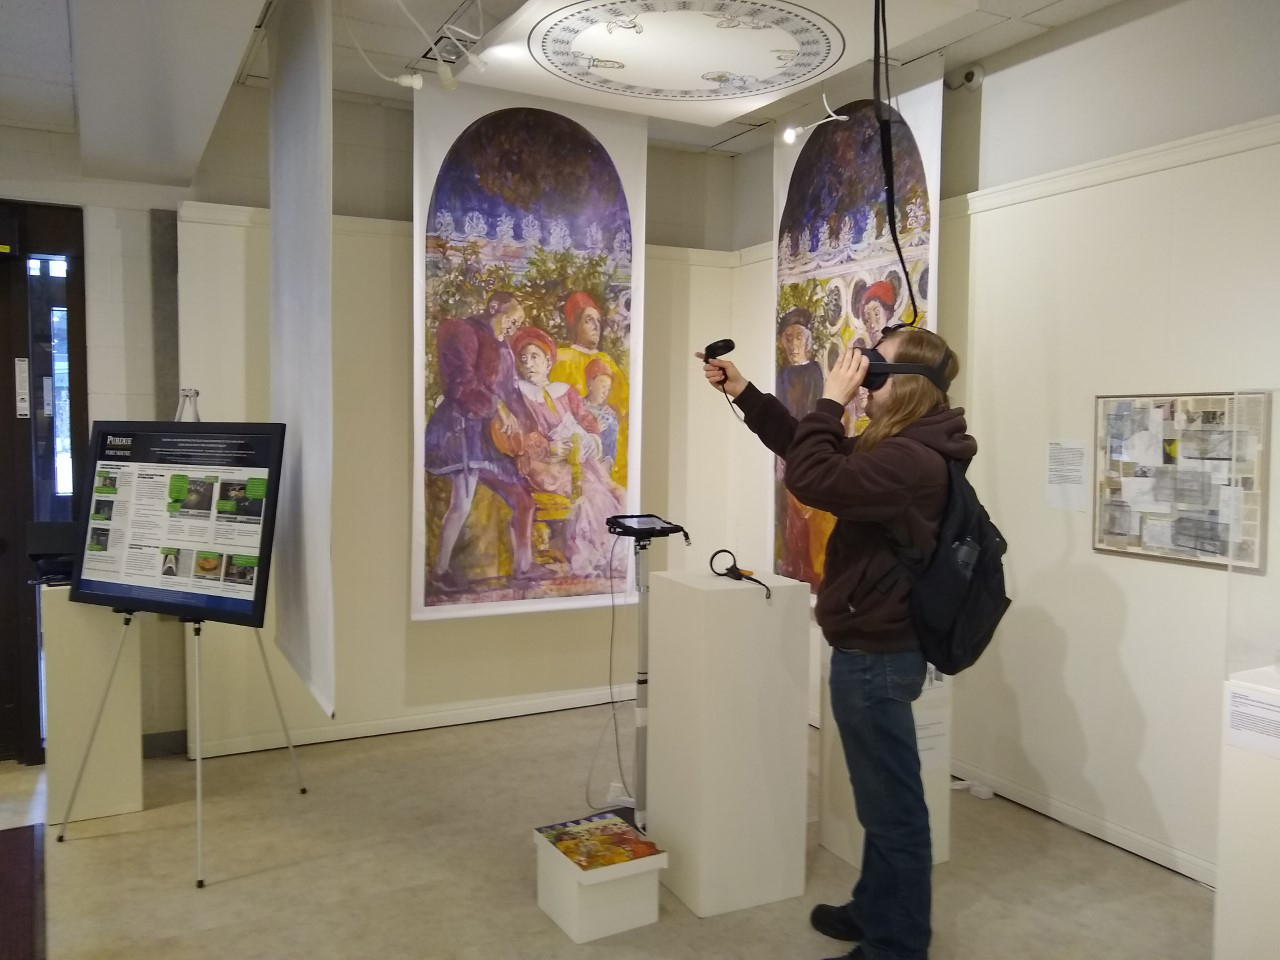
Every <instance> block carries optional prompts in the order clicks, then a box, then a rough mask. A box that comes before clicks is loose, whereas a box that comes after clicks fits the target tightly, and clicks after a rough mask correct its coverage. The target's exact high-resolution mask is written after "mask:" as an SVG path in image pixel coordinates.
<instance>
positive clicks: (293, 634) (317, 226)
mask: <svg viewBox="0 0 1280 960" xmlns="http://www.w3.org/2000/svg"><path fill="white" fill-rule="evenodd" d="M269 25H270V39H271V43H270V50H271V416H272V417H273V418H274V419H276V420H278V421H280V422H281V423H284V424H286V425H287V426H288V431H287V432H286V434H285V458H284V469H283V473H282V475H281V483H282V486H281V491H280V512H279V525H278V529H277V533H276V548H275V549H276V563H275V569H274V570H273V574H274V578H275V587H276V643H277V645H278V646H279V647H280V650H281V651H282V652H283V653H284V655H285V657H286V658H287V659H288V660H289V663H291V664H292V665H293V668H294V669H295V670H297V671H298V676H299V677H301V678H302V680H303V681H304V682H305V683H306V684H307V686H308V687H309V688H310V689H311V692H312V694H313V695H314V696H315V698H316V700H317V701H318V702H319V703H320V705H321V707H323V708H324V711H325V713H328V714H329V715H330V716H332V715H333V712H334V704H335V684H336V677H335V668H334V653H333V643H334V627H333V564H332V560H331V557H330V548H331V539H330V531H331V527H332V524H331V522H330V514H331V511H332V508H333V490H332V487H333V376H332V370H333V332H332V329H333V279H332V273H333V92H332V91H333V5H332V3H331V2H330V0H286V2H284V3H281V4H280V5H279V6H278V7H277V8H276V10H275V13H274V14H273V15H272V17H271V19H270V21H269Z"/></svg>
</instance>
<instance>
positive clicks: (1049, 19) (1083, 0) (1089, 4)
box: [1026, 0, 1118, 27]
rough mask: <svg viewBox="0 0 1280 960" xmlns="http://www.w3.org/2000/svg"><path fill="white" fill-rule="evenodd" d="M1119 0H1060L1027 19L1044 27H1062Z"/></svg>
mask: <svg viewBox="0 0 1280 960" xmlns="http://www.w3.org/2000/svg"><path fill="white" fill-rule="evenodd" d="M1117 2H1118V0H1058V2H1057V3H1052V4H1049V5H1048V6H1046V7H1044V8H1042V9H1040V10H1038V11H1036V12H1035V13H1033V14H1030V15H1029V16H1028V17H1027V18H1026V19H1027V21H1028V22H1030V23H1035V24H1039V25H1040V26H1042V27H1061V26H1063V25H1064V24H1067V23H1071V22H1072V21H1073V20H1079V19H1080V18H1081V17H1087V16H1088V15H1089V14H1091V13H1096V12H1097V11H1099V10H1101V9H1103V8H1104V7H1110V6H1113V5H1114V4H1115V3H1117Z"/></svg>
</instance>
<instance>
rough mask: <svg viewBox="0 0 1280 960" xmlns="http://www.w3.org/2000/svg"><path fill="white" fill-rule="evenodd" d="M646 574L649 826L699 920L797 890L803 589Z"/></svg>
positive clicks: (804, 692)
mask: <svg viewBox="0 0 1280 960" xmlns="http://www.w3.org/2000/svg"><path fill="white" fill-rule="evenodd" d="M760 579H761V580H763V581H764V582H765V583H767V584H769V586H770V587H771V588H772V590H773V600H772V601H771V602H766V601H765V593H764V589H763V588H762V587H759V586H757V585H755V584H752V583H741V582H735V581H733V580H728V579H726V578H723V577H716V576H713V575H712V574H711V573H710V572H709V571H708V572H705V573H680V574H677V573H655V574H654V575H653V579H652V592H651V595H650V628H649V636H650V652H649V677H650V691H649V707H650V711H649V751H648V757H649V780H648V786H649V829H648V834H649V836H650V837H652V838H653V840H655V841H656V842H657V843H658V845H659V846H660V847H662V848H663V849H664V850H666V851H668V852H669V853H670V854H671V868H670V869H669V870H668V871H667V874H666V876H665V878H664V879H663V882H664V883H665V884H666V886H667V888H668V889H670V890H671V892H672V893H674V894H675V895H676V896H677V897H679V898H680V900H681V901H682V902H683V903H684V904H685V905H686V906H687V907H688V908H689V909H690V910H692V911H693V912H694V913H695V914H697V915H698V916H700V917H709V916H713V915H715V914H720V913H727V912H728V911H731V910H742V909H745V908H747V907H754V906H759V905H760V904H765V903H773V902H775V901H777V900H785V899H788V898H791V897H798V896H800V895H801V894H803V893H804V881H805V826H806V795H807V793H808V789H807V778H808V740H807V738H808V729H809V722H808V721H809V704H808V699H809V693H808V687H809V683H808V679H809V649H808V643H809V634H808V621H809V588H808V586H806V585H805V584H802V583H796V582H795V581H792V580H784V579H782V578H781V577H775V576H771V575H764V574H762V575H761V576H760Z"/></svg>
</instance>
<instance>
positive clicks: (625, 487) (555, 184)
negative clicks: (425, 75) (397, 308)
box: [413, 90, 646, 619]
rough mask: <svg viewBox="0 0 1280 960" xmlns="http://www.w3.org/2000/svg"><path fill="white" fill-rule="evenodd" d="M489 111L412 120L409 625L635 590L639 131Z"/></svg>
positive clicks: (424, 100) (527, 105) (460, 95)
mask: <svg viewBox="0 0 1280 960" xmlns="http://www.w3.org/2000/svg"><path fill="white" fill-rule="evenodd" d="M500 98H501V95H500V94H494V93H490V92H487V91H486V92H473V91H463V90H459V91H457V92H455V93H453V94H444V95H441V94H440V93H439V92H437V91H430V90H427V91H422V92H420V93H419V94H418V100H417V113H416V120H415V128H416V130H417V177H418V179H417V184H418V198H417V211H418V218H417V224H416V233H417V236H418V237H419V238H421V241H422V244H423V246H422V247H421V248H420V249H421V251H422V255H421V257H420V261H421V262H420V264H419V268H418V269H419V276H418V297H417V304H418V310H419V313H418V316H417V318H416V325H415V330H416V338H415V339H416V348H417V349H416V353H415V365H416V374H417V389H416V396H415V403H416V434H415V443H416V447H417V449H416V456H415V458H414V462H415V465H416V466H415V469H416V477H415V485H414V495H415V511H414V525H415V545H414V557H413V576H414V581H413V582H414V589H413V597H414V601H413V615H414V617H415V618H418V619H433V618H444V617H458V616H476V615H482V614H492V613H506V612H515V611H519V610H529V609H564V608H567V607H574V606H584V605H594V604H599V603H605V604H607V603H610V602H612V600H613V599H619V598H624V597H626V596H627V595H628V593H629V592H630V590H631V587H630V579H629V577H628V570H629V566H630V558H631V552H630V542H629V541H623V542H616V541H615V539H614V538H613V537H612V536H610V535H609V533H608V531H607V529H606V527H605V520H606V518H608V517H610V516H612V515H614V514H620V513H630V512H636V510H637V505H638V502H639V501H638V493H639V491H638V488H639V460H638V452H639V411H640V391H639V383H640V344H641V340H640V332H641V323H640V317H641V304H640V299H641V296H640V291H641V290H642V277H641V267H642V264H641V258H642V256H643V251H644V246H643V236H642V231H643V225H642V221H643V214H644V203H645V198H644V175H645V163H644V156H645V133H646V131H645V124H644V121H643V120H642V119H636V118H630V117H622V116H618V117H606V116H604V115H601V114H597V113H595V112H594V111H589V110H585V109H581V108H573V107H570V106H569V105H567V104H538V103H535V102H533V101H521V100H519V99H514V98H512V97H511V96H510V95H508V96H506V97H505V98H501V99H500ZM633 212H634V213H635V214H636V219H635V220H634V221H633V219H632V214H633Z"/></svg>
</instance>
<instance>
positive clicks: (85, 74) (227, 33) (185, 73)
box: [71, 0, 262, 186]
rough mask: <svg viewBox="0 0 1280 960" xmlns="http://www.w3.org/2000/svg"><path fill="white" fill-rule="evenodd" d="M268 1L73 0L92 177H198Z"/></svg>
mask: <svg viewBox="0 0 1280 960" xmlns="http://www.w3.org/2000/svg"><path fill="white" fill-rule="evenodd" d="M261 10H262V0H218V2H217V3H203V2H201V3H196V2H190V0H187V2H182V3H177V2H173V0H112V2H111V3H104V2H102V0H73V2H72V5H71V33H72V49H73V50H74V51H75V64H74V69H75V80H76V99H77V112H78V121H79V129H80V158H81V166H82V169H83V170H84V172H85V174H86V176H92V177H101V178H108V179H115V180H137V181H142V182H146V183H161V184H173V185H177V186H185V185H187V184H189V183H190V182H191V179H192V177H193V176H194V174H195V171H196V167H197V165H198V164H199V162H200V157H201V155H202V154H203V153H204V148H205V145H206V144H207V143H208V142H209V135H210V133H212V131H213V126H214V124H215V123H216V122H217V119H218V113H219V111H221V109H222V104H223V102H224V101H225V100H226V97H227V91H228V90H229V89H230V88H231V84H232V82H233V81H234V80H235V77H236V72H237V71H238V70H239V68H240V63H241V61H242V60H243V58H244V53H245V50H246V48H247V47H248V45H249V42H250V40H251V38H252V36H253V30H254V26H255V25H256V24H257V22H258V14H259V13H260V12H261Z"/></svg>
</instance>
